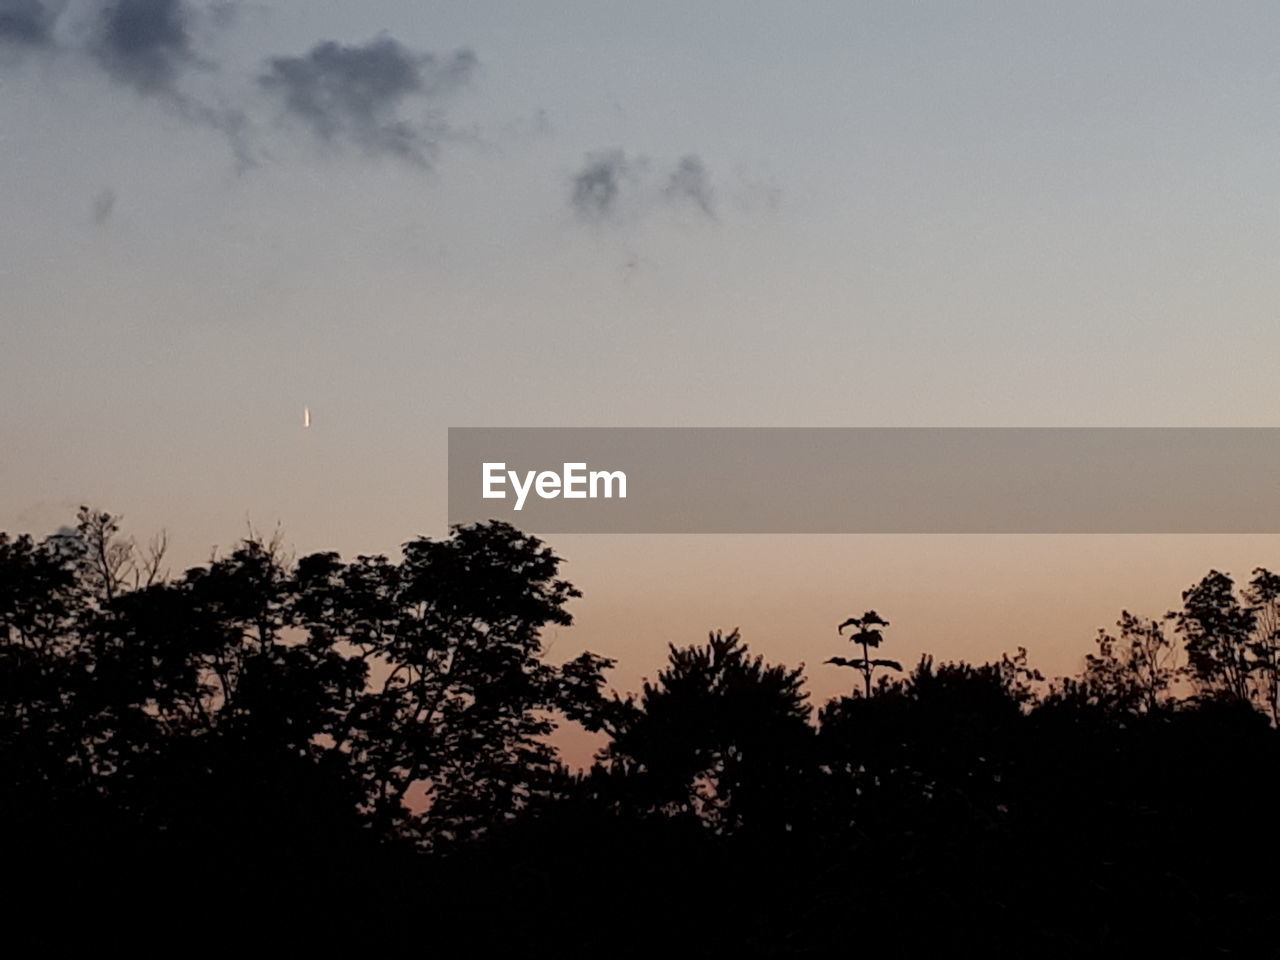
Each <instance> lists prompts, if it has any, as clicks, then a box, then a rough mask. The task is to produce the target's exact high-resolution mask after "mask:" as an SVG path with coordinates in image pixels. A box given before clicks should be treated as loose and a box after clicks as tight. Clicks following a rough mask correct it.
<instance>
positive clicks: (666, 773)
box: [598, 630, 813, 832]
mask: <svg viewBox="0 0 1280 960" xmlns="http://www.w3.org/2000/svg"><path fill="white" fill-rule="evenodd" d="M803 670H804V668H803V666H801V667H797V668H795V669H789V668H787V667H785V666H782V665H776V664H766V663H765V661H764V658H763V657H762V656H758V655H757V656H754V657H753V656H752V655H751V652H750V650H749V648H748V646H747V644H746V643H744V642H743V640H742V637H741V634H739V632H738V631H737V630H734V631H732V632H731V633H728V634H724V633H721V632H715V633H712V634H710V635H709V636H708V639H707V643H706V645H705V646H689V647H676V646H674V645H671V646H670V647H669V653H668V659H667V665H666V666H665V667H664V668H663V669H662V671H661V672H660V673H659V674H658V678H657V681H656V682H654V683H648V682H646V683H645V685H644V688H643V690H642V692H641V694H640V696H639V698H638V699H637V698H635V697H628V698H627V699H626V700H623V701H619V704H618V709H616V711H615V721H614V722H613V724H611V728H612V738H611V742H610V743H609V745H608V746H607V747H606V748H605V750H604V751H603V754H602V760H603V762H604V765H605V766H604V767H603V768H601V770H600V771H598V773H600V774H602V773H604V772H605V771H607V772H608V773H610V774H612V775H613V776H614V777H615V780H616V781H618V782H624V783H625V784H626V786H627V790H628V791H629V792H630V793H631V794H632V795H633V796H634V797H636V798H638V799H639V800H640V806H641V807H642V808H644V809H647V810H651V811H660V812H663V813H666V814H677V815H693V816H696V817H698V818H700V819H701V820H702V822H704V823H705V824H707V825H709V826H711V827H712V828H713V829H715V830H717V831H721V832H733V831H737V830H741V829H778V828H781V827H784V826H785V824H786V823H787V822H788V819H787V818H788V813H787V808H788V805H789V804H793V803H795V801H796V800H798V799H799V796H798V794H799V791H797V790H795V786H796V783H797V777H798V776H799V775H800V773H801V771H802V770H803V768H804V764H805V760H806V757H807V754H808V749H807V747H808V744H809V742H810V740H811V739H812V735H813V731H812V728H811V727H810V726H809V723H808V719H809V706H808V704H807V703H806V700H807V699H808V694H806V693H805V692H804V690H803V684H804V672H803Z"/></svg>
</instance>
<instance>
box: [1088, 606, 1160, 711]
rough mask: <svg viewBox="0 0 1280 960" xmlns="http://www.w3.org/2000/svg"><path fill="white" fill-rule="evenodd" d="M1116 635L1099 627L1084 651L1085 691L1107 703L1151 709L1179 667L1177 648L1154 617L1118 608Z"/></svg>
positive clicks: (1113, 706)
mask: <svg viewBox="0 0 1280 960" xmlns="http://www.w3.org/2000/svg"><path fill="white" fill-rule="evenodd" d="M1116 626H1117V627H1119V635H1118V636H1117V635H1114V634H1111V633H1108V632H1107V631H1105V630H1099V631H1098V637H1097V641H1096V642H1097V645H1098V649H1097V652H1096V653H1091V654H1087V655H1086V656H1085V669H1084V674H1083V676H1082V677H1081V680H1080V682H1081V684H1082V688H1083V691H1084V693H1085V695H1086V696H1087V697H1088V698H1090V699H1092V700H1093V701H1094V702H1097V703H1099V704H1100V705H1103V706H1105V707H1106V708H1107V709H1112V710H1119V711H1122V712H1150V711H1153V710H1155V709H1157V708H1158V707H1159V706H1160V705H1161V703H1162V702H1164V700H1166V699H1167V698H1168V697H1169V695H1170V688H1171V687H1172V686H1173V684H1174V682H1175V681H1176V680H1177V678H1178V676H1179V675H1180V673H1181V669H1180V667H1179V666H1178V649H1177V647H1176V646H1175V645H1174V643H1173V642H1172V640H1170V638H1169V637H1168V636H1167V635H1166V634H1165V631H1164V627H1163V626H1162V625H1161V624H1160V622H1159V621H1156V620H1148V619H1145V618H1143V617H1137V616H1134V615H1133V614H1131V613H1130V612H1129V611H1128V610H1125V611H1122V612H1121V614H1120V619H1119V620H1118V621H1117V622H1116Z"/></svg>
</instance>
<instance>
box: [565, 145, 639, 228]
mask: <svg viewBox="0 0 1280 960" xmlns="http://www.w3.org/2000/svg"><path fill="white" fill-rule="evenodd" d="M631 166H632V165H631V163H630V161H628V160H627V155H626V154H625V153H623V152H622V151H621V150H609V151H606V152H604V153H590V154H587V158H586V162H585V163H584V164H583V166H582V169H581V170H579V171H578V172H577V173H576V174H575V175H574V178H573V194H572V195H571V197H570V200H569V202H570V203H572V204H573V208H574V209H575V210H576V211H578V215H579V216H581V217H583V218H585V219H588V220H604V219H605V218H607V217H608V216H610V215H611V214H612V213H613V212H614V210H615V209H616V208H617V205H618V194H619V192H620V190H621V187H622V181H623V178H625V177H626V176H627V175H628V173H629V172H630V169H631Z"/></svg>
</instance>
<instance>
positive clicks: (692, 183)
mask: <svg viewBox="0 0 1280 960" xmlns="http://www.w3.org/2000/svg"><path fill="white" fill-rule="evenodd" d="M664 192H665V194H666V196H667V197H668V199H671V200H677V201H689V202H692V203H694V204H696V205H697V207H698V209H700V210H701V211H702V212H703V213H705V214H706V215H707V216H708V217H712V218H714V217H715V215H716V213H715V194H714V193H713V192H712V190H711V179H710V177H708V175H707V168H706V166H705V165H704V164H703V162H702V159H701V158H700V157H699V156H698V155H697V154H695V153H690V154H686V155H685V156H684V157H681V158H680V163H679V164H678V165H677V166H676V169H675V171H674V172H673V173H672V174H671V176H670V177H669V178H668V179H667V186H666V190H665V191H664Z"/></svg>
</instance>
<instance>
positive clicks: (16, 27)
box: [0, 0, 56, 47]
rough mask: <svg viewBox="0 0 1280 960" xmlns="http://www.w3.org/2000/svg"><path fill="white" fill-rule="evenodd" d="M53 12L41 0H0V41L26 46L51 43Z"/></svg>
mask: <svg viewBox="0 0 1280 960" xmlns="http://www.w3.org/2000/svg"><path fill="white" fill-rule="evenodd" d="M55 19H56V17H55V15H54V12H53V11H52V10H51V9H50V8H49V7H47V6H45V4H44V3H42V2H41V0H0V42H8V43H14V44H18V45H20V46H26V47H44V46H49V45H51V44H52V43H53V21H54V20H55Z"/></svg>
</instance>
